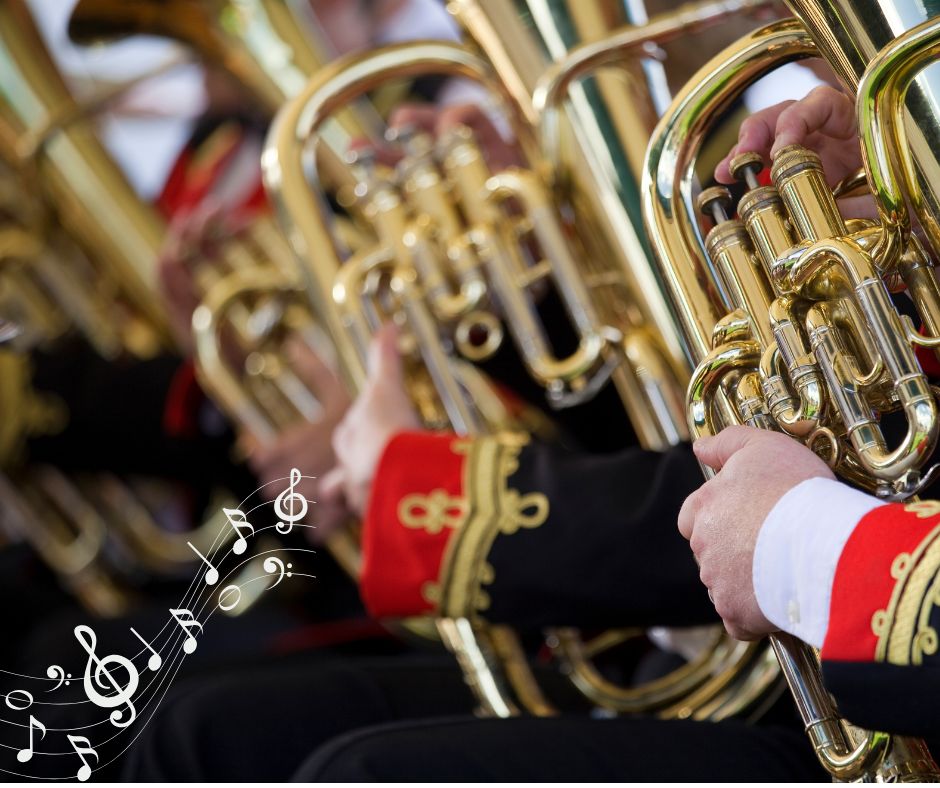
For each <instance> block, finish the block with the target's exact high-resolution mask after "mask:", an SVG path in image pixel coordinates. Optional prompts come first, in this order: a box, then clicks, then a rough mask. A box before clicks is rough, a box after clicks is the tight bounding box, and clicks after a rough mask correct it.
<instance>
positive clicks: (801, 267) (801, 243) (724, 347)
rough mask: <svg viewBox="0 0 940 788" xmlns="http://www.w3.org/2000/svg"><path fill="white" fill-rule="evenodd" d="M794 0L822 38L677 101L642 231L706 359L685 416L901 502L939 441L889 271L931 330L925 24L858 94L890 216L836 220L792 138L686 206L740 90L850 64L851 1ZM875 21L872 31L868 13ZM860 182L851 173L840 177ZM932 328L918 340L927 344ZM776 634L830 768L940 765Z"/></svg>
mask: <svg viewBox="0 0 940 788" xmlns="http://www.w3.org/2000/svg"><path fill="white" fill-rule="evenodd" d="M791 5H793V6H794V7H796V9H797V10H798V12H799V13H800V15H801V17H803V16H804V14H806V15H808V16H809V17H810V19H809V20H808V27H809V29H810V32H811V33H812V38H811V37H810V35H808V34H807V33H806V32H805V31H804V29H803V28H802V27H801V26H800V25H799V24H798V23H796V22H783V23H778V24H776V25H772V26H770V27H767V28H765V29H764V30H762V31H758V32H757V33H755V34H754V35H752V36H750V37H748V38H746V39H744V40H742V41H740V42H739V43H738V44H736V45H734V46H732V47H730V48H729V49H728V50H727V51H726V52H725V53H723V54H722V55H720V56H718V57H716V58H715V59H714V60H713V61H711V62H710V63H709V64H708V65H706V66H705V67H704V68H703V69H702V70H701V71H700V72H699V74H698V75H697V76H696V78H695V79H694V80H693V81H692V82H691V83H690V84H689V85H688V86H687V87H686V88H685V89H684V90H683V91H682V93H681V94H680V95H679V96H678V97H677V98H676V101H675V102H674V104H673V106H672V107H671V108H670V110H669V111H668V112H667V113H666V115H665V116H664V118H663V120H662V122H661V124H660V126H659V128H658V129H657V133H656V135H655V136H654V138H653V141H652V143H651V146H650V151H649V153H648V157H647V172H646V176H645V180H644V200H645V203H644V210H645V216H646V221H647V227H648V229H649V232H650V237H651V240H652V242H653V244H654V246H655V247H656V252H657V259H658V261H659V264H660V267H661V269H662V271H663V274H664V276H665V278H666V280H667V282H668V284H669V288H670V293H671V298H672V301H673V303H674V304H675V305H676V307H677V309H678V311H679V313H680V315H681V316H682V318H683V327H684V333H685V337H686V339H687V341H688V344H689V346H690V347H691V348H693V350H694V358H695V359H696V360H697V361H698V366H697V367H696V370H695V372H694V374H693V376H692V381H691V383H690V386H689V391H688V406H689V424H690V427H691V429H692V432H693V435H695V436H700V435H709V434H714V433H716V432H718V431H719V430H721V429H722V428H723V427H725V426H727V425H729V424H749V425H752V426H756V427H760V428H765V429H776V430H781V431H783V432H786V433H788V434H790V435H792V436H794V437H795V438H798V439H800V440H803V441H805V442H806V444H807V445H809V446H810V447H812V448H814V449H816V450H817V451H819V452H820V454H821V455H822V456H823V457H824V459H826V460H827V461H828V462H829V463H830V465H832V466H833V467H834V468H835V469H836V470H837V471H838V472H839V473H840V474H842V475H843V476H845V477H846V478H847V479H850V480H851V481H853V482H854V483H858V484H863V485H864V486H867V487H868V488H869V489H871V490H873V491H875V492H877V493H878V494H880V495H883V496H885V497H888V498H895V499H898V498H904V497H908V496H910V495H912V494H913V493H914V492H916V490H917V489H918V488H919V486H920V485H921V484H922V483H923V480H924V479H925V478H929V474H927V475H922V474H921V466H922V465H923V464H924V463H925V462H926V461H927V459H928V458H929V456H930V454H931V453H932V451H933V448H934V446H935V444H936V440H937V431H938V423H937V416H938V414H937V405H936V401H935V395H934V393H933V391H932V389H931V387H930V385H929V383H928V381H927V378H926V376H925V375H924V373H923V372H922V371H921V369H920V365H919V363H918V361H917V359H916V357H915V355H914V351H913V347H912V342H913V341H915V339H914V337H913V334H914V333H915V332H914V331H913V328H912V327H911V325H910V324H909V322H908V321H907V320H905V319H903V318H902V317H901V316H900V315H899V314H898V313H897V311H896V310H895V308H894V306H893V304H892V302H891V299H890V297H889V295H888V291H887V288H886V287H885V284H884V281H883V279H882V277H883V275H888V276H889V277H891V278H892V281H893V280H894V279H897V278H901V279H903V280H904V281H905V282H906V284H907V286H908V288H909V289H910V290H911V292H912V295H913V297H914V300H915V303H917V305H918V306H919V307H921V311H922V312H923V313H924V314H925V316H926V317H925V322H928V321H929V322H928V324H929V325H936V321H935V316H936V313H935V311H932V310H934V309H935V304H936V301H935V300H934V299H935V297H936V292H937V286H936V281H935V279H934V277H933V273H932V271H929V263H928V262H927V259H926V255H925V253H924V251H923V249H922V247H921V245H920V243H919V242H918V241H917V239H916V238H914V237H913V236H912V235H911V234H910V233H909V227H910V222H909V219H908V218H907V216H906V213H905V211H906V209H903V198H901V197H900V195H901V194H902V193H903V191H902V190H904V191H908V193H913V192H914V191H915V190H916V189H918V188H919V186H918V185H917V183H916V180H915V178H914V175H913V172H914V170H913V168H911V167H910V166H909V165H910V162H908V167H907V168H905V167H903V166H902V167H900V168H899V167H898V166H897V165H896V162H895V157H897V158H899V159H902V160H903V159H904V158H905V157H906V155H907V154H906V153H905V152H904V150H902V149H894V148H893V147H892V145H893V144H896V143H897V142H898V135H899V134H902V133H903V132H902V131H901V130H902V129H903V128H904V126H905V122H904V120H903V118H901V112H902V110H901V104H902V101H903V98H904V91H905V90H906V89H910V86H911V84H914V85H918V83H917V82H916V81H915V82H914V83H912V82H911V78H912V74H913V73H914V72H916V69H917V67H918V65H919V66H923V65H924V64H925V63H927V62H928V61H929V58H928V57H927V56H926V55H925V56H923V57H918V56H916V55H915V54H914V53H913V49H914V48H916V46H915V45H913V44H912V43H911V42H912V41H913V40H914V38H915V37H917V36H918V35H923V37H922V38H920V39H919V40H920V45H921V46H924V47H925V48H929V46H930V44H929V43H927V39H928V38H929V35H930V34H929V33H927V32H926V30H927V26H924V27H922V28H921V29H920V30H918V31H915V32H912V33H911V39H910V40H909V41H908V42H907V43H908V44H909V46H908V47H906V48H905V47H903V46H901V45H898V48H899V50H903V51H904V52H905V54H904V55H899V56H898V58H896V59H894V60H893V61H892V59H891V58H884V59H881V58H879V59H878V60H879V63H878V65H877V66H875V67H873V68H875V69H878V71H877V75H876V76H873V77H871V78H870V79H868V78H863V84H864V86H865V87H864V89H863V90H862V91H860V96H865V98H864V99H863V98H860V99H859V107H860V110H861V108H862V107H863V106H865V107H867V108H868V109H867V112H862V111H860V117H859V124H860V130H861V131H862V134H863V138H864V137H867V139H866V141H865V152H866V154H867V155H866V162H865V163H866V168H867V169H868V172H869V175H870V176H871V177H870V183H871V184H872V191H873V192H874V193H875V195H876V198H878V203H879V214H880V219H881V221H880V223H873V222H871V221H868V220H851V221H845V220H843V218H842V216H841V215H840V212H839V208H838V206H837V204H836V200H835V197H834V195H833V192H832V190H831V189H830V187H829V186H828V184H827V180H826V177H825V173H824V172H823V170H822V166H821V163H820V160H819V157H818V156H817V155H816V154H815V153H813V152H812V151H808V150H806V149H804V148H801V147H799V146H791V147H788V148H784V149H783V150H781V151H779V152H778V153H777V154H776V156H775V157H774V162H773V167H772V170H771V181H772V184H771V185H770V186H761V185H760V183H759V181H758V178H757V176H758V174H759V172H760V170H761V169H762V166H763V162H761V161H759V159H758V158H757V157H755V156H753V155H744V156H738V157H736V159H735V160H734V161H732V163H731V169H732V172H733V174H734V175H735V177H737V178H738V179H739V180H741V181H742V182H744V183H745V185H746V188H747V191H746V193H745V195H744V197H743V198H742V199H741V201H740V202H739V204H738V206H737V211H738V214H739V216H740V217H741V218H740V220H738V219H729V214H730V213H731V212H730V210H729V206H727V205H718V201H719V200H720V199H721V198H722V196H723V195H722V194H719V193H717V192H714V191H712V190H708V191H709V192H711V193H705V192H703V195H702V198H700V205H699V207H700V208H705V209H707V210H705V211H703V213H704V214H705V215H706V216H707V217H708V218H709V219H711V220H713V224H714V227H713V228H712V229H711V230H710V232H709V233H708V234H707V236H705V237H704V238H703V230H702V225H701V224H700V222H699V220H698V219H697V218H696V216H695V213H694V208H693V203H694V199H693V198H694V193H695V188H696V179H695V164H696V157H697V155H698V152H699V150H700V148H701V145H702V142H703V139H704V138H705V136H706V135H707V133H708V132H709V130H710V128H711V125H712V123H713V121H714V119H715V118H716V117H718V116H719V115H720V114H721V112H722V111H723V110H724V109H725V108H726V107H727V106H728V105H729V103H730V102H732V101H734V100H735V99H736V98H737V97H738V96H740V94H741V93H742V92H743V90H744V89H745V88H746V87H747V86H749V85H750V84H752V83H753V82H754V81H755V80H756V79H757V78H759V77H760V76H761V75H762V74H764V73H766V72H767V71H769V70H770V69H772V68H775V67H776V66H778V65H780V64H781V63H783V62H786V61H789V60H795V59H799V58H804V57H811V56H813V55H814V54H815V53H817V52H821V53H822V54H824V55H825V56H826V57H827V59H829V60H830V62H831V63H832V64H833V66H834V67H836V68H837V70H839V71H840V73H841V74H842V75H843V76H844V77H848V75H849V70H848V68H847V65H846V64H847V63H849V62H850V61H851V60H852V58H854V57H855V56H856V55H857V51H858V44H859V42H856V45H854V48H853V50H852V52H844V53H843V55H845V58H843V59H840V57H839V56H838V53H837V52H836V51H835V46H836V45H835V44H834V37H835V38H839V36H840V35H841V34H842V33H844V32H845V31H841V32H840V31H838V30H837V31H833V30H829V29H826V30H823V29H821V27H820V26H821V25H822V23H821V22H819V19H818V15H820V14H821V15H827V19H828V21H827V24H832V23H833V19H834V18H835V17H833V16H832V15H835V16H839V15H840V14H842V13H843V12H842V11H840V10H838V9H837V6H836V4H825V6H822V5H820V6H816V4H810V3H802V2H797V3H793V4H791ZM845 5H846V10H845V13H847V14H849V15H850V16H853V18H854V15H855V11H854V10H851V9H848V4H845ZM885 5H886V6H887V5H888V4H885ZM814 14H815V15H817V17H814V16H813V15H814ZM814 18H815V20H816V21H813V19H814ZM872 22H873V24H874V25H875V27H877V23H876V16H875V15H873V16H872ZM813 39H815V41H814V40H813ZM841 43H842V44H846V40H841ZM817 45H818V49H817ZM892 62H893V64H894V67H896V68H897V71H893V70H892V66H891V65H889V64H890V63H892ZM899 63H902V64H904V65H907V66H908V68H907V70H905V69H904V67H903V65H899ZM913 64H917V65H913ZM860 73H861V72H859V74H860ZM872 74H876V72H875V71H874V70H873V72H872ZM856 79H857V77H856ZM856 79H853V80H852V81H851V83H850V84H851V85H852V87H853V88H854V87H855V84H856ZM918 87H920V85H918ZM877 96H882V97H885V100H886V101H887V102H888V104H889V105H890V106H891V107H892V110H893V114H892V115H891V117H890V118H888V119H884V118H882V117H881V116H880V115H879V114H878V113H877V112H876V113H874V115H873V114H872V111H871V110H872V107H874V106H876V104H877V98H876V97H877ZM884 106H887V105H884ZM883 111H885V112H886V111H887V110H883ZM876 116H877V117H876ZM882 122H883V123H884V125H882ZM866 124H871V126H873V128H870V129H869V128H866ZM885 129H888V130H887V131H886V130H885ZM936 139H937V138H936V137H934V140H936ZM913 149H914V150H915V151H916V150H917V146H916V145H915V146H913ZM876 151H880V152H881V154H882V155H881V157H880V158H879V157H878V155H877V153H876ZM898 172H900V173H901V175H900V178H898V177H896V176H897V173H898ZM899 181H900V183H902V184H904V185H903V187H902V186H900V185H899ZM858 186H859V180H858V178H855V179H853V182H852V184H851V186H850V187H846V188H852V189H855V188H857V187H858ZM912 202H915V203H916V201H915V200H912ZM927 203H929V200H921V201H920V204H921V205H926V204H927ZM901 260H904V261H906V262H905V263H904V264H901V263H900V261H901ZM915 261H916V262H915ZM899 268H900V270H899ZM932 336H933V335H931V336H928V337H924V338H921V341H922V342H923V343H924V344H927V345H930V346H933V340H932ZM892 410H894V411H898V410H899V411H901V412H902V413H903V414H904V416H905V417H906V420H907V424H908V430H907V434H906V435H904V436H903V437H902V438H901V439H900V441H898V442H897V445H896V446H894V447H893V448H892V447H889V445H888V441H887V440H886V438H885V436H884V435H883V434H882V432H881V429H880V426H879V424H878V421H877V420H876V414H878V413H882V412H888V411H892ZM771 642H772V645H773V649H774V652H775V654H776V655H777V657H778V660H779V662H780V665H781V666H782V669H783V673H784V675H785V677H786V679H787V682H788V684H789V686H790V689H791V691H792V692H793V694H794V697H795V699H796V701H797V706H798V708H799V711H800V713H801V716H802V717H803V720H804V723H805V725H806V729H807V732H808V734H809V736H810V738H811V741H812V742H813V746H814V749H815V750H816V752H817V755H818V756H819V758H820V761H821V762H822V763H823V765H824V766H825V767H826V768H827V769H828V770H829V772H830V773H831V774H832V775H833V777H834V778H835V779H838V780H858V779H862V780H872V779H877V780H885V781H894V780H916V779H937V778H938V777H940V772H938V769H937V766H936V764H935V763H934V762H933V760H932V759H931V757H930V755H929V753H928V752H927V750H926V748H925V747H924V745H923V743H922V742H919V741H915V740H911V739H907V738H905V737H900V736H895V735H888V734H885V733H877V732H868V731H860V730H858V729H855V728H854V727H852V726H850V725H847V724H846V723H845V722H844V721H842V720H840V719H839V717H838V713H837V710H836V709H835V707H834V705H833V703H832V699H831V698H830V696H829V695H828V693H827V692H826V691H825V689H824V687H823V685H822V682H821V677H820V674H819V669H818V660H817V657H816V655H815V653H814V652H813V650H812V649H810V648H809V647H807V646H806V645H805V644H802V643H800V642H799V641H796V640H795V639H794V638H792V637H790V636H785V635H779V636H776V637H773V638H771Z"/></svg>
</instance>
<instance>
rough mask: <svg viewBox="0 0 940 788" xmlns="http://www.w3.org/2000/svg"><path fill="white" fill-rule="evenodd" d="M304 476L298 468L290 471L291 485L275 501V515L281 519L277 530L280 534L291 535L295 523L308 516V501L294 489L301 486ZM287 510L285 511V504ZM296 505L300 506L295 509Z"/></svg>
mask: <svg viewBox="0 0 940 788" xmlns="http://www.w3.org/2000/svg"><path fill="white" fill-rule="evenodd" d="M302 478H303V475H302V474H301V472H300V471H298V470H297V469H296V468H291V469H290V485H289V486H288V488H287V489H286V490H284V491H283V492H282V493H281V494H280V495H278V496H277V498H275V499H274V513H275V514H276V515H277V516H278V517H280V518H281V522H279V523H278V524H277V525H276V526H275V528H277V532H278V533H280V534H289V533H290V532H291V529H292V528H293V527H294V523H296V522H297V521H298V520H302V519H303V518H304V517H305V516H306V515H307V499H306V498H304V496H303V495H302V494H301V493H299V492H294V488H295V487H296V486H297V485H298V484H300V480H301V479H302ZM285 503H286V504H287V509H286V510H285V509H284V504H285ZM295 505H297V506H298V508H297V509H295V508H294V507H295Z"/></svg>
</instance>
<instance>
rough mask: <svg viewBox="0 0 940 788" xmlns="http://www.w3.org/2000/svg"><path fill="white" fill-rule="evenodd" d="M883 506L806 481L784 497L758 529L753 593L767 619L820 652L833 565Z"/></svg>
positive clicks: (826, 482) (835, 486) (829, 483)
mask: <svg viewBox="0 0 940 788" xmlns="http://www.w3.org/2000/svg"><path fill="white" fill-rule="evenodd" d="M881 505H883V503H882V501H879V500H878V499H877V498H875V497H873V496H871V495H867V494H866V493H863V492H859V491H858V490H855V489H853V488H851V487H849V486H847V485H845V484H843V483H842V482H837V481H833V480H832V479H821V478H815V479H807V480H806V481H804V482H801V483H800V484H798V485H797V486H796V487H794V488H793V489H792V490H790V491H789V492H787V493H786V494H785V495H784V496H783V497H782V498H781V499H780V500H779V501H777V504H776V506H774V508H773V509H771V511H770V514H768V515H767V519H766V520H764V524H763V525H762V526H761V530H760V533H759V534H758V536H757V545H756V547H755V549H754V565H753V578H754V591H755V593H756V596H757V604H758V605H760V609H761V611H762V612H763V613H764V615H765V616H766V617H767V619H768V620H769V621H770V622H771V623H773V624H774V625H776V626H778V627H780V629H782V630H784V631H785V632H789V633H790V634H791V635H795V636H796V637H798V638H800V640H803V641H805V642H806V643H809V644H810V645H812V646H816V647H817V648H820V647H821V646H822V643H823V640H824V639H825V637H826V630H827V628H828V626H829V602H830V598H831V596H832V583H833V580H834V578H835V574H836V565H837V564H838V562H839V556H840V555H842V549H843V548H844V547H845V543H846V542H847V541H848V538H849V536H850V535H851V534H852V531H853V530H855V526H856V525H857V524H858V521H859V520H861V519H862V517H864V516H865V515H866V514H868V512H870V511H871V510H872V509H875V508H877V507H878V506H881Z"/></svg>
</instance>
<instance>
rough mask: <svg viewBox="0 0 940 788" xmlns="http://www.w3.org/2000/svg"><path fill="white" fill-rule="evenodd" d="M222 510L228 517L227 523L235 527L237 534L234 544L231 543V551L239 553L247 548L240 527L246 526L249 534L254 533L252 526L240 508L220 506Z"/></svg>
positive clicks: (252, 534)
mask: <svg viewBox="0 0 940 788" xmlns="http://www.w3.org/2000/svg"><path fill="white" fill-rule="evenodd" d="M222 512H223V513H224V514H225V516H226V517H227V518H228V524H229V525H230V526H232V528H234V529H235V533H237V534H238V539H236V540H235V544H233V545H232V552H233V553H235V555H241V554H242V553H244V552H245V550H247V549H248V542H247V541H246V540H245V537H244V536H243V535H242V528H247V529H248V531H249V534H248V535H249V536H254V535H255V529H254V526H253V525H252V524H251V523H249V522H248V518H247V517H245V513H244V512H242V510H241V509H226V508H225V507H224V506H223V507H222Z"/></svg>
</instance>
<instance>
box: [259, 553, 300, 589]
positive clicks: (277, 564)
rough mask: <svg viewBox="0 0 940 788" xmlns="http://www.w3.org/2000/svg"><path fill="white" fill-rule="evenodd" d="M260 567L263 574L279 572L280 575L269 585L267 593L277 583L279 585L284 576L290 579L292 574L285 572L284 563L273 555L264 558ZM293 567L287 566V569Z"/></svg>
mask: <svg viewBox="0 0 940 788" xmlns="http://www.w3.org/2000/svg"><path fill="white" fill-rule="evenodd" d="M262 566H263V567H264V571H265V572H279V573H280V574H279V575H278V578H277V580H275V581H274V582H273V583H271V585H269V586H268V590H269V591H270V590H271V589H272V588H274V587H275V586H276V585H277V584H278V583H280V582H281V581H282V580H283V579H284V576H285V575H286V576H287V577H290V576H291V575H292V574H293V573H292V572H288V571H286V570H285V568H284V562H283V561H282V560H281V559H280V558H277V557H275V556H273V555H272V556H268V557H267V558H265V559H264V563H263V564H262ZM293 566H294V565H293V564H288V565H287V569H293Z"/></svg>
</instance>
